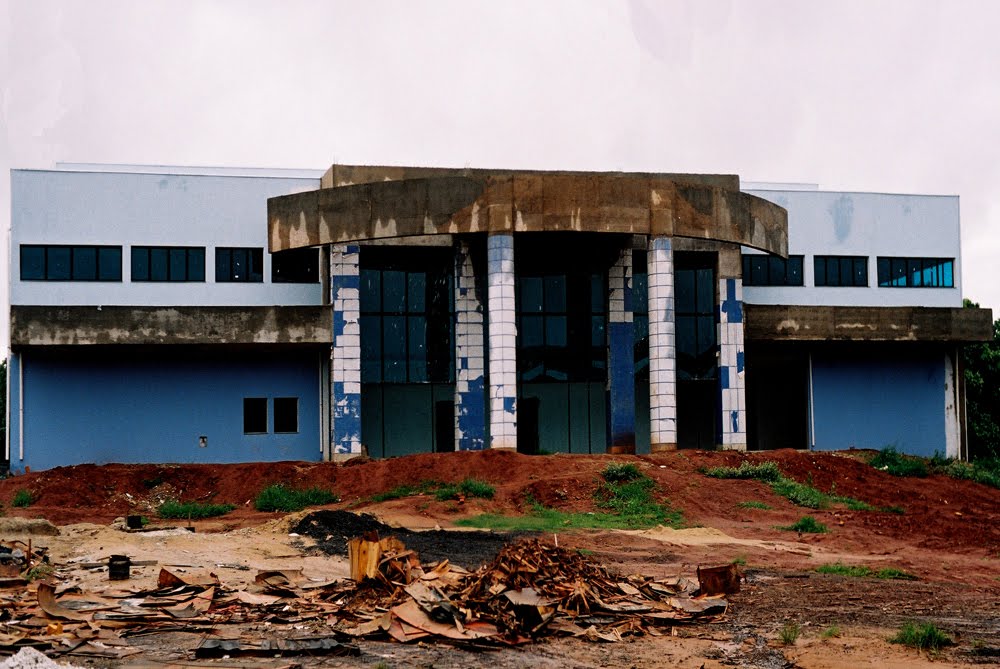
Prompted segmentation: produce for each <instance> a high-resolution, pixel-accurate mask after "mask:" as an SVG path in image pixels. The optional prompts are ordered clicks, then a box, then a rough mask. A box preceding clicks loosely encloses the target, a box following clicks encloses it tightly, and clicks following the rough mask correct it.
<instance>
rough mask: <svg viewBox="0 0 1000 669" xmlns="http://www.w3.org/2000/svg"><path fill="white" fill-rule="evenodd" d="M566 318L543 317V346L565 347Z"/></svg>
mask: <svg viewBox="0 0 1000 669" xmlns="http://www.w3.org/2000/svg"><path fill="white" fill-rule="evenodd" d="M566 341H567V338H566V317H565V316H546V317H545V345H546V346H557V347H564V346H566Z"/></svg>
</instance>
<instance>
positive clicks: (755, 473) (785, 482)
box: [704, 460, 874, 511]
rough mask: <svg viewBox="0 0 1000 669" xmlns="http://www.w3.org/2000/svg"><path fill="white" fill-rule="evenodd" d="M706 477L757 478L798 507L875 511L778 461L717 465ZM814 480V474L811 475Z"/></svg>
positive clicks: (708, 470)
mask: <svg viewBox="0 0 1000 669" xmlns="http://www.w3.org/2000/svg"><path fill="white" fill-rule="evenodd" d="M704 474H705V475H706V476H711V477H713V478H722V479H755V480H757V481H763V482H764V483H768V484H770V485H771V490H773V491H774V494H776V495H778V496H780V497H784V498H785V499H787V500H788V501H790V502H791V503H792V504H795V505H796V506H804V507H806V508H807V509H825V508H827V507H829V506H830V505H831V504H843V505H844V506H846V507H847V508H848V509H850V510H852V511H873V510H874V507H873V506H872V505H870V504H868V503H867V502H862V501H861V500H857V499H853V498H851V497H842V496H840V495H835V494H833V493H825V492H821V491H819V490H817V489H816V488H814V487H813V486H812V485H811V484H805V483H799V482H798V481H796V480H794V479H790V478H788V477H787V476H784V475H783V474H782V473H781V470H780V469H779V468H778V465H777V463H775V462H771V461H770V460H768V461H765V462H760V463H757V464H751V463H750V462H748V461H746V460H744V461H743V462H741V463H740V466H739V467H715V468H713V469H707V470H705V472H704ZM809 480H810V483H811V481H812V475H810V476H809Z"/></svg>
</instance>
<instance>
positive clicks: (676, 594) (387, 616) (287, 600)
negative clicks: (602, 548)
mask: <svg viewBox="0 0 1000 669" xmlns="http://www.w3.org/2000/svg"><path fill="white" fill-rule="evenodd" d="M350 556H351V568H352V576H353V577H354V578H352V579H350V580H343V581H332V582H322V583H317V582H314V581H311V580H310V579H308V578H306V577H305V576H304V575H303V574H302V572H301V570H282V571H260V572H258V573H257V574H256V577H255V578H254V582H253V583H251V584H247V585H244V586H241V587H239V588H229V587H227V586H226V585H225V584H223V583H221V582H220V581H219V579H218V577H216V576H215V575H214V574H207V575H204V576H192V575H189V574H186V573H183V574H182V573H175V572H171V571H168V570H166V569H161V570H160V573H159V578H158V582H157V586H156V587H155V588H153V589H145V590H144V589H141V588H137V587H135V586H131V587H130V586H129V584H128V583H127V582H124V581H119V582H114V583H115V585H114V586H109V587H108V588H105V589H103V590H101V591H100V592H93V593H85V592H82V591H81V590H80V588H79V587H76V586H74V585H72V584H71V583H60V582H59V576H60V572H57V573H56V574H51V575H48V577H47V578H46V580H41V579H39V580H35V581H33V582H31V583H30V584H28V585H26V586H21V587H16V588H13V587H8V588H5V589H2V590H0V620H2V621H3V622H4V626H5V632H4V633H3V634H0V652H15V651H17V650H19V649H20V648H23V647H32V648H36V649H39V650H43V651H45V652H47V653H48V654H50V655H60V654H72V655H77V656H79V655H83V656H88V655H89V656H92V657H101V658H110V659H121V658H123V657H126V656H128V655H131V654H133V653H137V652H140V651H139V650H138V649H137V648H135V647H132V646H130V645H129V643H128V641H127V639H128V638H131V637H136V636H140V635H147V634H157V633H162V632H195V633H199V634H202V635H203V640H202V642H201V645H200V646H199V647H198V648H197V649H195V656H196V657H221V656H224V655H225V656H229V657H250V656H267V657H273V656H275V655H284V656H292V655H302V654H309V655H317V654H324V655H355V654H358V653H359V652H360V651H359V649H358V647H357V646H355V645H352V644H351V643H347V642H349V641H351V640H352V639H357V638H369V639H395V640H397V641H402V642H411V641H420V640H439V641H446V642H450V643H457V644H463V645H465V644H468V645H472V646H482V645H493V646H498V645H515V644H521V643H526V642H529V641H532V640H534V639H538V638H540V637H543V636H547V635H569V636H576V637H581V638H584V639H590V640H604V641H618V640H620V639H621V638H622V636H623V635H628V634H643V633H648V634H654V635H658V634H664V633H669V628H670V627H671V626H674V625H679V624H683V623H690V622H695V621H712V620H717V619H718V618H719V617H720V616H722V615H724V614H725V612H726V609H727V603H726V600H725V599H724V598H723V597H722V596H721V595H723V594H725V592H726V591H734V588H735V589H738V587H739V577H738V573H737V572H736V571H735V567H733V566H731V565H727V566H726V567H722V568H716V569H715V570H714V571H713V570H702V571H701V572H700V573H699V580H700V584H697V583H695V582H693V581H690V580H688V579H685V578H680V577H678V578H673V579H666V580H655V579H652V578H649V577H645V576H629V577H626V578H617V577H614V576H613V575H611V574H610V573H609V572H607V571H606V570H605V569H604V568H603V567H601V566H600V565H598V564H597V563H596V562H594V561H592V560H590V559H589V558H588V557H586V556H584V555H582V554H580V553H579V552H577V551H572V550H565V549H561V548H558V547H556V546H552V545H547V544H544V543H542V542H540V541H538V540H537V539H530V540H524V541H521V542H518V543H513V544H509V545H507V546H506V547H505V548H504V549H503V550H502V551H501V552H500V553H499V554H498V555H497V557H496V559H495V560H494V561H493V562H492V563H490V564H488V565H486V566H483V567H481V568H480V569H478V570H476V571H474V572H469V571H467V570H465V569H463V568H461V567H458V566H455V565H452V564H450V563H449V562H448V561H447V560H445V561H440V562H436V563H430V564H426V565H425V564H421V563H420V561H419V559H418V557H417V555H416V554H415V553H414V552H413V551H410V550H407V549H406V547H405V546H404V545H403V544H402V543H401V542H400V541H398V540H396V539H394V538H391V537H389V538H385V539H379V538H378V537H369V538H358V539H353V540H352V541H351V548H350ZM720 575H721V576H722V578H719V577H720ZM261 629H265V630H268V632H267V633H266V634H262V633H260V632H259V630H261Z"/></svg>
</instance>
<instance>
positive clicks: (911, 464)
mask: <svg viewBox="0 0 1000 669" xmlns="http://www.w3.org/2000/svg"><path fill="white" fill-rule="evenodd" d="M868 464H870V465H871V466H872V467H874V468H875V469H881V470H882V471H884V472H887V473H889V474H892V475H893V476H915V477H920V478H923V477H925V476H927V464H926V463H925V462H924V461H923V460H921V459H920V458H914V457H910V456H906V455H903V454H902V453H900V452H898V451H897V450H896V449H895V447H893V446H886V447H885V448H883V449H882V450H881V451H879V452H878V453H876V454H875V457H873V458H872V459H871V460H869V461H868Z"/></svg>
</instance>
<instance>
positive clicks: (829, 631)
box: [820, 625, 840, 639]
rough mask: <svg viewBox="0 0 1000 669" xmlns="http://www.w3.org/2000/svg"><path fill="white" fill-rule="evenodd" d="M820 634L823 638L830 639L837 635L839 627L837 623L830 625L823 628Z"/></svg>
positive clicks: (838, 634)
mask: <svg viewBox="0 0 1000 669" xmlns="http://www.w3.org/2000/svg"><path fill="white" fill-rule="evenodd" d="M820 636H821V637H823V638H824V639H832V638H834V637H839V636H840V627H838V626H837V625H830V626H829V627H827V628H826V629H825V630H823V633H822V634H820Z"/></svg>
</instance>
